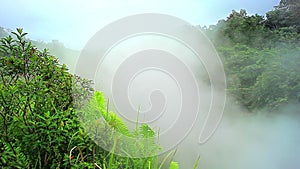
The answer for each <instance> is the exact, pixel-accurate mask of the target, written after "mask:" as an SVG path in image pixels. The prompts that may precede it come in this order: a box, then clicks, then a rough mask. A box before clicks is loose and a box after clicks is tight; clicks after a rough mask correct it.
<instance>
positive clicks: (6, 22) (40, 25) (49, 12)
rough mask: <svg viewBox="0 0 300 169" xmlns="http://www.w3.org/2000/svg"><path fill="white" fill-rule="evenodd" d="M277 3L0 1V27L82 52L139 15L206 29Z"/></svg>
mask: <svg viewBox="0 0 300 169" xmlns="http://www.w3.org/2000/svg"><path fill="white" fill-rule="evenodd" d="M279 1H280V0H251V1H250V0H1V3H0V4H1V6H0V26H1V27H4V28H9V29H12V30H15V28H19V27H22V28H24V30H25V32H28V33H29V35H28V36H29V38H31V39H33V40H41V41H45V42H50V41H51V40H59V41H60V42H63V43H64V45H65V46H66V47H69V48H72V49H78V50H80V49H82V48H83V47H84V45H85V44H86V43H87V41H88V40H89V39H90V38H91V37H92V36H93V35H94V34H95V33H96V32H97V31H99V30H100V29H101V28H102V27H104V26H105V25H107V24H109V23H111V22H114V21H116V20H118V19H121V18H123V17H126V16H130V15H134V14H141V13H161V14H168V15H172V16H175V17H178V18H180V19H183V20H185V21H187V22H189V23H190V24H193V25H201V26H204V25H206V26H209V25H212V24H216V23H217V21H218V20H220V19H225V18H226V17H227V16H228V15H229V14H230V13H231V11H232V10H233V9H234V10H240V9H246V10H247V13H248V14H255V13H257V14H260V15H264V14H265V13H266V12H268V11H270V10H272V9H273V7H274V6H275V5H277V4H278V3H279Z"/></svg>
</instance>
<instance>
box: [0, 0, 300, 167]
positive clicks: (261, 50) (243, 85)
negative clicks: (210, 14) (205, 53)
mask: <svg viewBox="0 0 300 169" xmlns="http://www.w3.org/2000/svg"><path fill="white" fill-rule="evenodd" d="M200 29H201V30H202V31H203V32H204V33H205V34H206V35H207V36H208V37H209V38H210V39H211V41H212V43H213V44H214V45H215V47H216V49H217V51H218V53H219V55H220V57H221V58H222V59H223V62H224V66H225V72H226V75H227V81H228V93H229V94H231V95H232V96H234V98H235V100H236V102H238V104H240V105H242V106H245V107H246V108H247V109H249V111H255V110H262V109H267V110H275V109H278V108H279V107H280V106H282V105H285V104H299V102H300V73H299V72H300V2H299V1H297V0H281V1H280V3H279V5H278V6H276V7H274V9H273V10H272V11H269V12H268V13H266V16H265V17H264V16H260V15H257V14H256V15H248V14H247V12H246V10H240V11H232V13H231V14H229V16H228V17H227V18H226V19H223V20H220V21H219V22H218V23H217V24H216V25H211V26H204V27H201V28H200ZM26 35H27V33H24V31H23V30H22V29H19V28H18V29H17V31H15V32H12V33H9V32H7V31H5V29H4V28H1V29H0V37H2V39H1V41H0V125H1V126H0V166H1V168H101V169H121V168H122V169H141V168H145V169H160V168H162V167H163V166H168V167H169V168H170V169H177V168H179V166H180V164H178V163H176V162H175V161H172V155H173V153H174V152H171V153H170V154H167V155H165V156H163V157H158V156H155V157H147V158H140V159H138V158H129V157H122V156H118V155H114V154H113V153H110V152H107V151H105V150H103V149H102V148H100V147H99V146H97V145H96V143H95V142H94V141H93V140H91V139H90V137H88V136H87V134H86V132H85V128H84V127H87V126H81V125H80V121H79V119H78V118H77V117H78V116H77V115H78V113H80V112H77V111H76V108H78V107H80V106H82V105H81V103H82V100H85V99H90V101H91V102H93V103H95V104H96V105H98V107H97V108H98V112H99V113H100V114H99V115H100V116H102V117H104V119H105V121H106V122H107V123H106V124H105V125H109V126H112V127H113V129H114V130H116V131H118V132H121V133H124V134H127V135H130V136H132V137H143V138H147V137H151V136H154V135H156V134H157V133H156V132H154V131H153V130H152V129H151V128H149V127H148V126H147V125H143V126H139V127H138V128H137V129H136V130H135V131H133V132H130V131H129V130H128V129H127V127H126V125H125V124H124V122H122V120H121V119H120V118H119V117H117V116H116V115H115V114H114V113H113V112H109V110H107V109H106V101H105V98H104V97H103V95H102V94H101V92H96V91H93V90H92V89H91V82H90V81H89V80H86V79H82V78H80V77H78V76H75V75H72V74H71V73H70V72H69V71H68V68H67V67H66V65H64V64H61V63H60V62H58V60H57V57H59V58H62V56H59V55H60V54H61V55H65V54H66V53H65V52H64V51H69V54H71V53H72V54H74V53H76V51H73V50H70V49H66V48H65V47H63V46H61V45H57V44H55V43H56V42H52V43H48V44H46V43H42V42H36V41H30V40H29V39H26ZM51 45H52V46H51ZM55 45H56V46H55ZM37 47H39V48H49V49H50V50H55V49H56V48H57V47H59V50H60V52H58V53H56V55H58V56H57V57H55V56H52V53H51V54H50V53H49V51H48V50H46V49H45V50H40V49H38V48H37ZM50 52H51V51H50ZM63 53H64V54H63ZM75 55H76V54H75ZM73 96H75V97H73ZM74 98H77V99H76V100H75V99H74ZM105 125H104V126H103V128H102V129H101V130H102V131H105V129H106V126H105ZM151 145H152V146H151V151H156V150H158V149H160V148H161V147H160V146H159V145H157V144H156V142H155V140H153V141H152V142H151ZM134 148H136V147H135V146H133V147H125V148H124V149H134ZM145 150H149V149H145ZM145 153H147V152H146V151H145ZM166 159H168V160H166ZM167 161H168V162H167ZM197 162H198V161H196V162H195V168H196V163H197ZM167 163H168V164H167Z"/></svg>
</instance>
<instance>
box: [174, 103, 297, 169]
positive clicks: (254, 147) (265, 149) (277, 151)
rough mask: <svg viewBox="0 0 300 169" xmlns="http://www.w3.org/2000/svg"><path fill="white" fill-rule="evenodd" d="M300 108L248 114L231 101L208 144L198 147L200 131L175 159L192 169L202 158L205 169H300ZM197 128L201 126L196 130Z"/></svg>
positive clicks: (181, 147)
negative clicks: (197, 160)
mask: <svg viewBox="0 0 300 169" xmlns="http://www.w3.org/2000/svg"><path fill="white" fill-rule="evenodd" d="M299 108H300V106H298V105H289V106H286V107H283V108H282V109H281V110H280V111H278V112H257V113H254V114H250V113H248V112H247V111H246V110H244V109H242V108H241V107H239V106H237V105H234V104H232V102H231V101H228V103H227V108H226V110H225V113H224V117H223V119H222V122H221V124H220V126H219V128H218V130H217V131H216V133H215V134H214V135H213V137H212V138H211V139H210V140H209V141H208V142H207V143H205V144H203V145H199V144H196V142H195V141H194V140H196V139H197V133H198V131H197V130H199V129H197V128H194V130H193V131H192V133H191V135H190V136H189V137H188V138H187V140H185V141H184V142H183V143H182V144H181V145H180V146H179V148H178V151H177V154H176V157H175V159H176V160H177V161H179V164H180V167H181V168H184V169H189V168H192V167H193V163H194V162H195V160H196V159H197V157H198V155H200V156H201V158H200V161H199V166H198V168H203V169H232V168H234V169H270V168H272V169H296V168H300V161H299V154H300V146H299V144H300V134H299V131H300V115H299ZM195 127H197V126H195Z"/></svg>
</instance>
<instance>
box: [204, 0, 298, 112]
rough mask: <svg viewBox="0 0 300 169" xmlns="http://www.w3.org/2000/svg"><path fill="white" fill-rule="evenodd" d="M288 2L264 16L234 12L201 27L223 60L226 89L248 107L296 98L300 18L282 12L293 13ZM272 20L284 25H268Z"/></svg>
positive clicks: (271, 105) (274, 105)
mask: <svg viewBox="0 0 300 169" xmlns="http://www.w3.org/2000/svg"><path fill="white" fill-rule="evenodd" d="M291 3H292V2H291V1H289V2H288V1H287V2H284V3H283V1H282V2H281V7H278V8H276V9H275V10H274V11H271V12H269V13H267V19H264V18H263V17H262V16H259V15H252V16H248V15H247V13H246V11H245V10H241V11H240V12H236V11H233V12H232V13H231V14H230V15H229V16H228V17H227V19H226V20H221V21H219V23H218V24H217V25H215V26H210V27H209V28H206V27H204V28H202V30H204V31H205V32H206V33H207V34H208V36H209V37H210V38H211V39H212V41H213V43H214V44H215V45H216V47H217V50H218V52H219V54H220V56H221V57H222V58H223V60H224V62H225V69H226V74H227V80H228V91H229V92H230V93H231V94H232V95H234V96H235V98H236V100H237V102H238V103H239V104H241V105H244V106H246V107H247V108H248V109H249V110H255V109H276V108H278V107H279V106H281V105H283V104H288V103H295V102H296V103H299V101H300V100H299V93H300V90H299V84H300V78H299V77H300V75H299V73H297V72H299V67H300V66H299V65H300V61H299V59H300V48H299V45H300V34H299V32H297V24H298V23H299V22H298V23H297V24H296V23H295V22H291V21H290V20H288V19H287V18H286V16H285V15H283V14H280V13H285V14H287V11H286V10H288V12H289V13H290V12H292V13H293V12H295V11H293V10H294V8H296V7H297V5H298V4H297V3H295V4H294V6H293V7H290V6H289V5H287V4H291ZM284 4H285V5H284ZM292 8H293V9H292ZM275 13H278V14H276V15H275ZM273 14H274V15H273ZM271 15H272V17H273V18H271ZM298 18H299V17H298ZM272 19H277V20H278V22H279V21H280V22H281V21H282V22H288V24H287V23H285V24H284V23H280V24H281V25H280V26H278V27H276V29H275V28H274V29H273V28H270V25H268V24H269V22H273V21H272ZM294 19H295V18H294ZM274 22H275V21H274ZM276 22H277V21H276Z"/></svg>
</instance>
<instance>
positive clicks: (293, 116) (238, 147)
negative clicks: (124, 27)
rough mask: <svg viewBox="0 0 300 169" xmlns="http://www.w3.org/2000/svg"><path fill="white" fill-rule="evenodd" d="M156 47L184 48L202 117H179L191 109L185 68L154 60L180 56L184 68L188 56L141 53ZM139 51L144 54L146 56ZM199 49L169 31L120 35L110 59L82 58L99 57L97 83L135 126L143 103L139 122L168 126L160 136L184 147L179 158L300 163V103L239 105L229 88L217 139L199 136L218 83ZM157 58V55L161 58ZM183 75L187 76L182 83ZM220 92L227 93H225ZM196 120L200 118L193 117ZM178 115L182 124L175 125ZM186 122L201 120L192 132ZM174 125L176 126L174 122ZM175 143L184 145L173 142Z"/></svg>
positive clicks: (209, 168)
mask: <svg viewBox="0 0 300 169" xmlns="http://www.w3.org/2000/svg"><path fill="white" fill-rule="evenodd" d="M157 42H160V43H157ZM97 47H98V46H97ZM149 49H151V50H152V49H164V50H166V51H168V52H170V53H173V54H175V55H176V54H179V56H178V58H177V59H178V60H180V61H182V63H184V64H185V66H188V67H189V68H190V70H191V72H193V73H194V76H195V77H196V81H197V85H198V87H199V91H198V92H199V94H200V96H201V97H200V99H199V100H196V101H199V102H201V105H200V115H199V116H198V118H194V116H192V115H193V114H187V115H186V116H188V118H187V119H188V120H180V118H179V117H181V116H180V114H181V113H187V112H180V111H177V110H178V109H180V104H182V102H181V100H180V99H181V98H180V96H181V94H182V91H181V88H180V87H178V84H179V85H180V84H182V83H181V82H182V81H180V80H182V79H181V77H186V76H185V75H183V76H181V77H179V78H178V77H177V76H175V75H174V77H175V80H174V78H173V76H171V75H173V74H172V73H174V72H172V71H173V70H175V72H176V69H170V70H172V71H169V72H167V73H166V72H164V71H161V70H159V69H153V67H150V69H148V68H147V66H148V67H149V65H151V64H152V63H151V62H152V61H153V60H155V61H157V62H155V64H157V65H159V64H166V65H167V64H173V65H174V64H175V66H178V70H181V69H180V68H179V66H180V65H181V63H179V62H177V61H176V60H172V61H171V62H170V61H169V60H168V61H166V60H164V59H165V58H168V57H169V56H167V55H165V54H162V55H161V60H159V59H158V60H156V59H155V56H154V55H151V52H148V53H147V52H146V53H141V51H143V50H145V51H147V50H149ZM160 54H161V53H160ZM139 57H140V58H142V59H141V60H138V59H139ZM147 57H150V59H149V58H147ZM193 57H195V56H194V54H193V53H191V52H190V51H188V50H186V48H184V47H183V46H182V45H180V43H179V42H177V41H176V42H174V41H172V40H170V39H168V38H166V37H162V36H155V35H147V36H146V35H145V36H135V37H132V38H130V39H127V40H126V41H123V42H119V44H117V45H116V46H114V47H112V48H111V49H110V51H109V52H108V53H106V55H105V57H104V58H103V59H102V60H95V61H94V60H84V59H82V60H81V61H82V62H87V64H83V63H80V64H82V65H91V64H90V63H92V62H96V61H97V62H99V63H98V64H96V65H97V68H96V72H93V73H92V75H93V76H94V78H95V79H94V80H95V87H96V89H97V90H101V91H103V92H104V94H105V96H106V98H108V99H109V100H110V101H111V102H110V105H109V109H110V110H113V111H115V112H116V113H117V114H118V115H120V116H121V117H122V119H123V120H124V121H125V122H126V123H127V124H128V125H129V126H133V127H134V126H135V125H136V123H135V121H136V119H137V116H138V113H137V112H138V109H139V107H140V118H139V122H140V123H148V124H149V125H150V126H151V127H152V128H154V129H155V130H156V131H158V129H159V130H160V134H162V135H163V136H164V134H165V133H167V134H165V137H163V136H162V137H160V140H159V141H160V143H161V145H162V146H163V149H165V150H168V149H169V148H177V151H176V154H175V158H174V160H175V161H178V162H179V165H180V168H182V169H189V168H192V167H193V165H194V163H195V161H196V159H197V157H198V156H200V161H199V165H198V167H197V168H199V169H200V168H203V169H232V168H234V169H296V168H300V161H299V160H298V159H299V153H300V147H299V146H298V143H300V135H299V130H300V116H299V108H300V106H299V105H293V104H290V105H286V106H284V107H280V108H279V110H277V111H263V110H261V111H259V110H257V111H255V112H248V111H247V110H246V109H245V108H244V107H242V106H241V105H237V104H236V102H235V101H234V98H233V97H232V96H230V95H229V93H227V101H226V106H225V110H224V114H223V117H222V119H221V122H220V124H219V126H218V128H217V130H216V131H215V132H214V134H213V135H212V137H210V139H208V140H207V141H206V142H204V143H202V144H199V136H200V133H201V131H202V129H203V124H204V120H205V116H202V115H203V114H201V112H202V113H203V112H206V111H207V110H208V109H209V105H210V99H211V95H210V92H211V91H210V90H211V88H210V87H211V86H210V85H211V84H210V83H209V81H207V79H208V76H209V75H208V74H207V72H206V71H205V68H204V67H205V66H203V65H202V64H201V62H199V60H198V61H197V59H195V58H193ZM129 61H134V62H129ZM198 62H199V63H198ZM148 63H149V65H147V64H148ZM150 63H151V64H150ZM143 64H145V65H143ZM155 64H154V63H153V65H154V66H155ZM153 65H152V66H153ZM135 67H138V68H139V69H135ZM144 68H147V69H144ZM165 68H166V67H165ZM176 68H177V67H176ZM82 71H83V72H84V71H86V70H82ZM179 72H181V71H179ZM84 73H86V72H84ZM134 73H135V74H134ZM168 73H171V75H170V74H168ZM129 75H130V76H129ZM220 76H221V75H220ZM91 77H92V76H91ZM116 79H117V80H116ZM187 79H188V78H185V79H184V80H186V81H184V83H183V85H189V84H191V83H193V80H191V79H188V80H187ZM176 80H177V81H179V82H178V84H177V81H176ZM114 83H115V84H114ZM217 96H218V93H217ZM219 96H220V98H221V97H222V93H220V94H219ZM194 98H196V97H194V96H193V97H191V98H190V101H191V103H190V106H191V107H192V106H193V105H192V103H195V102H193V101H195V100H194ZM196 99H197V98H196ZM116 101H117V102H116ZM118 101H119V102H118ZM117 103H119V104H117ZM120 103H121V105H120ZM178 105H179V107H178ZM212 106H220V105H212ZM156 108H161V109H156ZM153 110H158V111H157V112H156V111H153ZM124 113H125V114H124ZM151 113H152V114H151ZM178 118H179V119H178ZM194 120H196V121H195V123H194V124H193V121H194ZM175 123H176V125H179V127H178V126H177V128H176V127H174V126H173V125H174V124H175ZM178 123H179V124H178ZM186 126H193V128H192V130H191V131H190V132H188V131H186V129H187V128H188V127H187V128H186ZM170 127H171V128H173V130H174V129H175V131H173V130H169V129H170ZM185 136H186V137H185ZM178 139H179V140H180V139H181V140H180V141H181V142H180V144H176V143H177V142H176V141H177V140H178ZM173 145H176V146H175V147H172V146H173Z"/></svg>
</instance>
